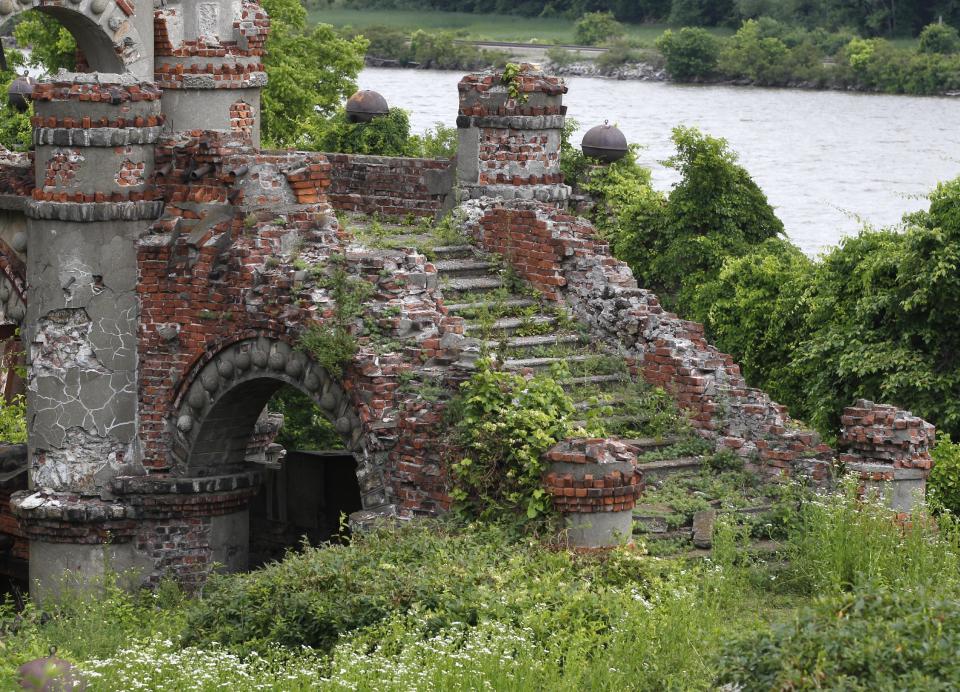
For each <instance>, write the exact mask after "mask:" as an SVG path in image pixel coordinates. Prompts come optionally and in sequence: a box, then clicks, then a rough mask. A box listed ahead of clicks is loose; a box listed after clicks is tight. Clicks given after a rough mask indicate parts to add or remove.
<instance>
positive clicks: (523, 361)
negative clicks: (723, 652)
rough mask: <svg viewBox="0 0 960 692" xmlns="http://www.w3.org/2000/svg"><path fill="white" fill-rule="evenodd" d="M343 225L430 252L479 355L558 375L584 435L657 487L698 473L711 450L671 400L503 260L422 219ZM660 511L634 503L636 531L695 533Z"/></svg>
mask: <svg viewBox="0 0 960 692" xmlns="http://www.w3.org/2000/svg"><path fill="white" fill-rule="evenodd" d="M341 224H342V225H343V226H345V227H346V229H347V230H350V231H351V232H353V234H354V235H355V237H356V238H357V239H358V242H360V243H362V244H363V245H367V246H373V247H380V248H400V247H414V248H417V249H418V250H419V251H421V252H423V253H424V254H425V255H427V257H428V258H429V259H430V260H431V261H432V262H433V264H434V266H435V267H436V269H437V272H438V274H439V282H440V288H441V290H442V293H443V298H444V303H445V305H446V307H447V309H448V310H449V311H450V313H451V314H453V315H458V316H460V317H462V318H463V319H464V322H465V333H466V335H467V336H468V337H472V338H473V339H476V348H477V349H478V351H479V352H481V353H485V354H488V355H489V356H491V357H495V358H496V359H497V360H498V361H499V362H500V363H501V365H502V367H503V368H504V369H505V370H508V371H514V372H518V373H540V372H544V373H553V374H554V376H555V377H556V378H557V380H558V381H559V382H560V383H561V385H562V386H563V388H564V389H565V390H566V391H567V393H568V394H569V395H570V396H571V398H572V399H573V401H574V402H575V404H574V405H575V408H576V411H577V421H576V424H577V425H579V426H581V427H584V428H587V429H590V428H591V427H594V428H596V426H597V425H598V424H602V427H603V431H604V433H605V435H607V436H609V437H614V438H618V439H620V440H621V441H623V442H625V443H627V444H628V445H630V446H631V447H632V448H633V449H634V451H636V453H637V455H638V458H639V461H640V468H641V470H642V471H643V473H644V478H645V481H646V482H647V483H650V484H651V487H658V486H660V485H662V484H663V483H664V482H665V481H666V480H667V479H669V478H670V477H672V476H675V475H680V476H689V475H691V474H696V473H700V471H701V467H702V456H700V455H702V454H703V453H705V452H706V451H707V449H708V445H706V444H705V443H704V442H703V441H702V440H701V438H699V437H698V436H697V435H696V434H695V433H694V432H693V431H692V430H691V429H690V428H689V426H688V425H686V422H685V420H684V419H683V418H682V416H680V415H678V413H677V411H676V410H675V405H674V404H673V402H672V399H669V397H666V396H664V395H662V394H658V393H657V392H655V391H654V390H653V389H652V388H651V387H650V386H649V385H646V384H644V383H642V382H635V381H633V380H632V378H631V376H630V373H629V369H628V365H627V362H626V361H625V360H624V358H623V357H622V356H620V355H618V354H617V353H616V352H614V351H613V350H612V349H611V348H610V347H609V346H607V345H606V344H603V343H598V342H597V341H596V340H594V339H591V338H590V335H589V334H588V333H587V331H586V330H585V328H584V327H583V326H582V325H581V324H580V323H579V322H577V321H576V320H575V319H574V318H572V316H571V315H570V314H568V312H567V310H566V308H565V307H564V306H562V305H558V304H556V303H554V302H552V301H547V300H544V299H543V298H542V297H541V296H540V295H539V294H538V293H537V292H536V290H534V289H532V288H531V287H530V286H529V285H528V284H527V283H526V282H524V281H523V280H521V279H520V278H519V277H517V276H516V275H515V274H514V273H513V271H512V270H511V268H510V267H509V266H507V265H505V263H504V262H503V260H502V259H501V258H499V257H497V256H494V255H490V254H487V253H484V252H483V251H481V250H480V249H479V248H478V247H476V246H475V245H473V244H471V242H470V241H469V240H468V239H466V238H463V237H460V236H458V235H457V234H456V229H451V228H444V227H442V226H437V227H433V226H432V225H429V224H427V223H426V222H418V223H414V222H411V223H397V222H386V221H383V220H378V219H372V218H370V217H366V216H348V217H343V218H342V219H341ZM691 450H693V453H691ZM641 502H642V500H641ZM654 510H655V511H653V512H651V508H650V507H647V506H645V505H643V504H640V505H638V508H637V511H636V513H635V517H636V519H637V521H636V522H635V526H636V532H637V533H638V534H641V535H644V536H645V537H647V538H648V539H651V538H652V539H656V538H658V537H664V538H675V537H677V536H678V535H686V536H689V535H690V528H689V527H685V528H683V529H681V530H680V532H679V533H677V532H674V531H666V530H661V525H664V526H665V522H664V521H663V520H662V519H661V518H660V516H659V513H662V512H660V511H659V510H658V509H657V508H654ZM661 534H662V535H661Z"/></svg>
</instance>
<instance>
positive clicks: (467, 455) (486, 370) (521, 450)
mask: <svg viewBox="0 0 960 692" xmlns="http://www.w3.org/2000/svg"><path fill="white" fill-rule="evenodd" d="M573 413H574V408H573V402H572V401H571V400H570V397H569V396H567V394H566V393H565V392H564V391H563V388H562V387H561V386H560V385H559V384H557V382H556V381H555V380H554V379H553V377H551V376H549V375H544V374H539V375H536V376H534V377H532V378H530V379H526V378H524V377H523V376H521V375H516V374H513V373H509V372H499V371H496V370H493V368H492V367H491V365H490V362H489V361H488V360H486V359H481V360H480V361H478V363H477V371H476V372H475V373H474V374H473V375H472V376H471V377H470V379H469V380H467V381H466V382H464V383H463V384H462V385H461V388H460V394H459V397H458V400H457V401H456V402H455V403H454V404H453V405H452V420H453V423H454V425H455V431H456V432H455V435H456V441H457V443H458V445H459V447H460V448H461V449H462V450H463V454H464V456H463V457H462V458H461V459H460V460H459V461H456V462H454V463H453V464H451V471H452V475H453V480H454V489H453V492H452V493H451V494H452V496H453V498H454V500H455V501H456V502H457V503H458V504H459V506H460V509H461V511H463V512H465V513H467V514H470V515H473V516H477V517H481V518H486V519H491V518H501V517H508V516H510V515H518V516H522V517H525V518H527V519H535V518H537V517H540V516H542V515H544V514H545V513H547V511H548V510H549V509H550V501H549V498H548V497H547V495H546V492H545V491H544V489H543V478H542V477H543V472H544V470H545V463H544V461H543V458H542V456H543V453H544V452H546V451H547V450H548V449H549V448H550V447H552V446H553V445H554V444H556V443H557V442H559V441H560V440H562V439H564V438H565V437H567V436H568V434H569V433H570V429H571V427H570V419H571V417H572V415H573Z"/></svg>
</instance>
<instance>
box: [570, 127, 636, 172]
mask: <svg viewBox="0 0 960 692" xmlns="http://www.w3.org/2000/svg"><path fill="white" fill-rule="evenodd" d="M580 147H581V148H582V149H583V153H584V154H586V155H587V156H589V157H591V158H594V159H600V160H601V161H605V162H607V163H613V162H614V161H619V160H620V159H622V158H623V157H624V156H626V155H627V152H628V151H629V150H630V149H629V147H628V146H627V138H626V137H625V136H624V135H623V133H622V132H621V131H620V130H619V128H617V126H616V125H611V124H610V123H609V122H608V121H606V120H605V121H604V122H603V125H597V126H596V127H592V128H590V129H589V130H588V131H587V134H585V135H584V136H583V141H582V142H581V143H580Z"/></svg>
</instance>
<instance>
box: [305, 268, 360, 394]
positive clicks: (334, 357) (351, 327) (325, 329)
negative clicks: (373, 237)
mask: <svg viewBox="0 0 960 692" xmlns="http://www.w3.org/2000/svg"><path fill="white" fill-rule="evenodd" d="M344 265H345V258H344V257H343V256H342V255H339V256H337V255H335V256H333V257H331V258H330V261H329V262H328V263H326V264H325V265H318V266H317V267H314V268H313V273H314V276H315V277H316V279H317V285H318V286H319V287H320V288H325V289H326V290H327V291H328V292H329V295H330V298H331V300H332V301H333V305H332V306H331V308H332V314H331V315H330V316H329V317H327V318H325V319H324V320H323V321H322V322H313V323H311V324H310V325H309V326H308V327H307V328H306V330H304V332H303V334H302V335H301V336H300V340H299V342H298V346H299V347H300V348H301V349H303V350H304V351H306V352H308V353H310V355H311V356H312V357H313V359H314V361H316V363H317V364H318V365H320V366H321V367H323V368H324V369H326V371H327V372H329V373H330V374H331V375H332V376H334V377H341V376H342V375H343V370H344V368H345V367H346V365H347V364H348V363H350V361H352V360H353V357H354V355H356V353H357V348H358V343H357V337H356V334H355V332H356V330H357V328H358V324H357V323H358V321H359V318H360V315H361V313H362V312H363V304H364V302H365V301H366V300H367V298H369V297H370V295H371V293H372V292H373V286H372V285H371V284H370V283H369V282H368V281H365V280H364V279H362V278H360V277H358V276H354V275H352V274H351V273H350V271H349V270H348V268H347V267H346V266H344Z"/></svg>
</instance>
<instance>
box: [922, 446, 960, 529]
mask: <svg viewBox="0 0 960 692" xmlns="http://www.w3.org/2000/svg"><path fill="white" fill-rule="evenodd" d="M931 456H933V469H932V470H931V471H930V478H929V479H928V480H927V498H928V499H929V501H930V505H931V506H932V507H933V508H934V509H936V510H938V511H941V512H942V511H945V510H946V511H949V512H952V513H953V514H955V515H957V516H960V444H957V443H955V442H952V441H951V440H950V436H949V435H948V434H946V433H940V434H939V435H938V436H937V444H936V446H935V447H934V448H933V451H932V453H931Z"/></svg>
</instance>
